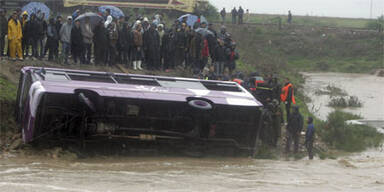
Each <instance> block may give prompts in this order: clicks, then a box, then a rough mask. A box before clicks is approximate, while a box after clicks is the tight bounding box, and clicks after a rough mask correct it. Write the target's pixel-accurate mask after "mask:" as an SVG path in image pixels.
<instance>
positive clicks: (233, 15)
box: [231, 7, 237, 24]
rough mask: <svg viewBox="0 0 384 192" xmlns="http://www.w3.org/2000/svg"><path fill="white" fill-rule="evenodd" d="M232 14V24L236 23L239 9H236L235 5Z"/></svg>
mask: <svg viewBox="0 0 384 192" xmlns="http://www.w3.org/2000/svg"><path fill="white" fill-rule="evenodd" d="M231 15H232V24H236V18H237V10H236V7H234V8H233V9H232V11H231Z"/></svg>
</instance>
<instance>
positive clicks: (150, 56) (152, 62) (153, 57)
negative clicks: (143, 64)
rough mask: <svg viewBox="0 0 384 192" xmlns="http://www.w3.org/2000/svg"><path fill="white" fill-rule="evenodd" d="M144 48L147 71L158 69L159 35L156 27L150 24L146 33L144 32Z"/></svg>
mask: <svg viewBox="0 0 384 192" xmlns="http://www.w3.org/2000/svg"><path fill="white" fill-rule="evenodd" d="M144 35H145V38H144V46H145V50H147V64H148V69H149V70H154V69H159V68H160V35H159V33H158V32H157V30H156V26H155V25H154V24H152V25H151V26H150V28H149V30H148V31H146V32H144Z"/></svg>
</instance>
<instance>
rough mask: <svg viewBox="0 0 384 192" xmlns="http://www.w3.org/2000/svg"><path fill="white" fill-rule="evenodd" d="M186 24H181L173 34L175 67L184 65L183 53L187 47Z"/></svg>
mask: <svg viewBox="0 0 384 192" xmlns="http://www.w3.org/2000/svg"><path fill="white" fill-rule="evenodd" d="M186 26H187V25H186V24H185V23H182V24H181V26H179V27H178V28H177V30H176V33H175V42H176V51H175V53H174V54H175V65H176V66H179V65H185V51H186V46H187V34H186V32H185V28H186Z"/></svg>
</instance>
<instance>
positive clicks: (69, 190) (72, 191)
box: [0, 182, 92, 192]
mask: <svg viewBox="0 0 384 192" xmlns="http://www.w3.org/2000/svg"><path fill="white" fill-rule="evenodd" d="M2 186H15V187H32V188H41V189H48V190H56V191H67V192H92V191H90V190H86V189H74V188H67V187H60V186H55V185H46V184H33V183H13V182H0V187H2ZM29 190H31V189H29Z"/></svg>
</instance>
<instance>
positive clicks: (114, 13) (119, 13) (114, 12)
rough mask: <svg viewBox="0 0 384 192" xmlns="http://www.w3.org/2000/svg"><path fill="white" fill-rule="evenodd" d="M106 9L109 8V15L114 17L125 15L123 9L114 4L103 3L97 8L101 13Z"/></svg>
mask: <svg viewBox="0 0 384 192" xmlns="http://www.w3.org/2000/svg"><path fill="white" fill-rule="evenodd" d="M106 9H110V10H111V15H112V17H114V18H120V17H124V16H125V15H124V13H123V11H122V10H121V9H119V8H117V7H115V6H111V5H104V6H100V7H99V8H98V10H99V12H102V13H104V12H105V10H106Z"/></svg>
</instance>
